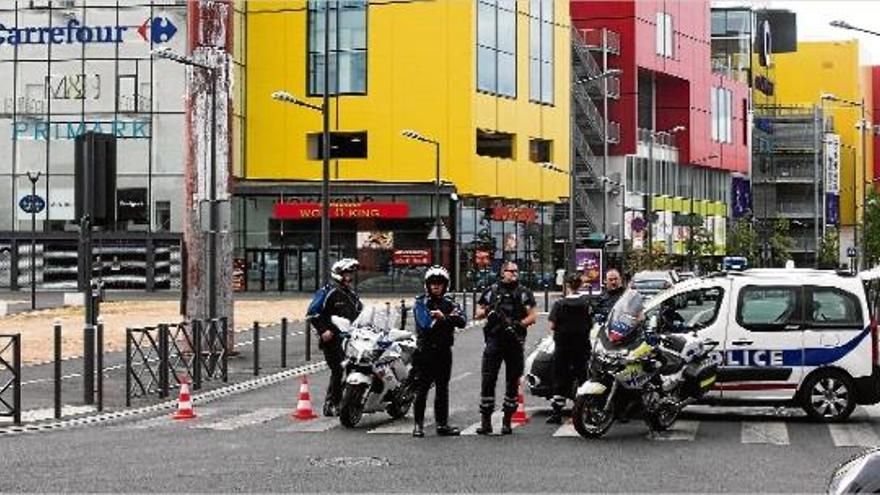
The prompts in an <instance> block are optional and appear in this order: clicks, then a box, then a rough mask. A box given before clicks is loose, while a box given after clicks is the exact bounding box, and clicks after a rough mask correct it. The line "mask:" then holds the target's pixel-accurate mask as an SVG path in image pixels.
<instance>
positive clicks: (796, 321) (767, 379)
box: [645, 269, 880, 421]
mask: <svg viewBox="0 0 880 495" xmlns="http://www.w3.org/2000/svg"><path fill="white" fill-rule="evenodd" d="M878 294H880V270H875V271H870V272H862V273H860V274H858V275H849V274H841V273H837V272H833V271H822V270H808V269H786V270H777V269H753V270H745V271H743V272H731V273H727V274H719V275H716V276H710V277H705V278H699V279H690V280H686V281H684V282H682V283H680V284H678V285H676V286H674V287H672V288H670V289H669V290H667V291H665V292H663V293H661V294H659V295H658V296H657V297H655V298H654V299H653V300H651V301H650V302H649V303H648V304H647V306H646V308H645V310H646V316H647V318H648V321H649V322H651V325H656V326H657V327H658V330H659V331H696V332H697V333H698V334H699V335H701V336H704V337H707V338H709V339H710V340H714V341H717V342H718V350H719V351H720V352H722V353H723V358H724V359H723V365H722V367H721V368H720V369H719V373H718V379H717V382H716V383H715V385H714V387H713V389H712V391H711V392H710V393H709V394H708V395H707V398H706V401H707V402H709V403H716V404H722V403H725V404H727V403H735V404H740V405H785V406H799V407H802V408H803V409H804V410H805V411H806V412H807V414H808V415H809V416H810V417H812V418H814V419H817V420H821V421H839V420H843V419H846V418H847V417H848V416H849V415H850V414H851V413H852V412H853V409H854V408H855V406H856V405H857V404H875V403H877V402H880V363H878V341H877V338H878V335H877V320H876V310H877V303H878V301H880V296H878ZM699 301H702V304H690V302H699Z"/></svg>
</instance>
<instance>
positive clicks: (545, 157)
mask: <svg viewBox="0 0 880 495" xmlns="http://www.w3.org/2000/svg"><path fill="white" fill-rule="evenodd" d="M529 160H531V161H533V162H535V163H550V162H552V161H553V141H551V140H549V139H529Z"/></svg>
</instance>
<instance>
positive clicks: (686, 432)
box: [648, 420, 700, 442]
mask: <svg viewBox="0 0 880 495" xmlns="http://www.w3.org/2000/svg"><path fill="white" fill-rule="evenodd" d="M699 428H700V422H699V421H687V420H680V421H676V422H675V424H673V425H672V428H670V429H668V430H666V431H651V432H648V440H654V441H661V442H665V441H671V442H693V441H694V438H696V436H697V430H698V429H699Z"/></svg>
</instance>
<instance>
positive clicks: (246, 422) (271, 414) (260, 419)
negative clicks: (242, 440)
mask: <svg viewBox="0 0 880 495" xmlns="http://www.w3.org/2000/svg"><path fill="white" fill-rule="evenodd" d="M289 412H290V410H289V409H279V408H263V409H257V410H256V411H253V412H249V413H245V414H240V415H237V416H233V417H231V418H226V419H223V420H221V421H217V422H214V423H207V424H200V425H195V426H193V428H197V429H203V430H219V431H232V430H237V429H239V428H244V427H246V426H254V425H258V424H261V423H265V422H268V421H272V420H273V419H275V418H277V417H280V416H283V415H285V414H287V413H289Z"/></svg>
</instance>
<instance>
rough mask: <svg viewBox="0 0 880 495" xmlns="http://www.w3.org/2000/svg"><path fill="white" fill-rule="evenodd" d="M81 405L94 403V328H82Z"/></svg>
mask: <svg viewBox="0 0 880 495" xmlns="http://www.w3.org/2000/svg"><path fill="white" fill-rule="evenodd" d="M83 403H84V404H86V405H90V404H94V403H95V327H93V326H92V325H91V324H90V323H86V325H85V326H84V327H83Z"/></svg>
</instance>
